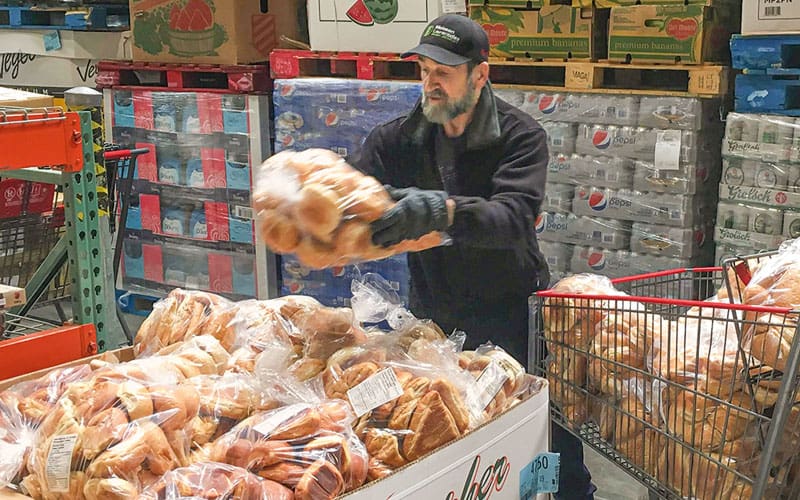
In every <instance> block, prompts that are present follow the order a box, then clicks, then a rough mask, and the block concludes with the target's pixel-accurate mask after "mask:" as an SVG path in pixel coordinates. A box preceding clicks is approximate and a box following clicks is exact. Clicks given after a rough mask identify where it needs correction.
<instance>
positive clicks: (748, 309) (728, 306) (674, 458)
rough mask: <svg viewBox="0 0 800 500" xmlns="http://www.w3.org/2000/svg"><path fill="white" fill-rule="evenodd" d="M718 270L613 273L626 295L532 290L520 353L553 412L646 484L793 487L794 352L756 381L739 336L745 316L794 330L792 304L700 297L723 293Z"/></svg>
mask: <svg viewBox="0 0 800 500" xmlns="http://www.w3.org/2000/svg"><path fill="white" fill-rule="evenodd" d="M724 275H725V273H724V272H723V268H721V267H713V268H702V269H678V270H672V271H665V272H659V273H652V274H647V275H641V276H634V277H630V278H624V279H618V280H614V281H613V285H614V287H613V288H615V289H616V290H618V291H621V292H626V293H627V294H629V295H617V294H615V293H616V292H615V291H614V290H613V288H612V289H610V290H609V291H608V292H602V293H597V294H593V295H590V294H575V293H563V292H559V291H558V287H556V288H555V289H554V290H547V291H541V292H538V293H537V294H536V295H535V296H533V297H531V302H530V307H531V336H532V343H531V345H532V358H533V359H543V360H544V361H543V362H542V363H539V364H537V365H534V366H535V370H536V371H538V373H537V374H538V375H541V376H545V377H547V378H548V379H549V381H550V387H551V389H550V398H551V400H552V401H553V403H554V410H553V419H554V420H555V421H556V422H557V423H559V424H561V425H562V426H564V427H565V428H567V429H568V430H570V431H571V432H573V433H574V434H576V435H577V436H579V437H580V438H581V439H582V440H583V441H584V442H586V443H587V444H588V445H590V446H591V447H593V448H594V449H596V450H597V451H599V452H600V453H601V454H603V455H605V456H606V457H608V458H609V459H610V460H612V461H614V462H616V463H617V464H618V465H620V466H621V467H622V468H624V469H625V470H626V471H627V472H628V473H629V474H631V475H632V476H633V477H634V478H635V479H637V480H638V481H639V482H641V483H642V484H644V485H645V486H646V487H647V488H648V489H649V490H650V491H651V494H653V495H654V496H658V497H660V498H669V499H672V498H676V499H679V498H696V499H699V500H705V499H718V498H725V499H750V498H752V499H762V498H786V499H790V498H792V499H796V498H800V457H798V459H797V460H795V455H796V454H797V449H798V446H800V407H796V406H795V405H794V404H793V403H794V401H795V399H797V394H796V393H795V388H794V386H795V385H796V384H794V383H792V382H793V381H795V380H796V377H797V366H796V365H797V364H796V363H795V364H793V365H792V366H791V370H789V369H787V370H786V371H785V372H784V373H783V374H782V375H783V379H781V380H780V381H778V382H777V383H776V382H775V381H774V380H768V382H769V383H766V384H765V383H764V379H763V377H764V372H763V369H762V368H763V367H759V366H756V365H754V364H753V362H752V356H749V354H748V352H747V350H746V349H745V347H746V345H745V343H744V342H743V341H742V340H743V334H744V332H747V331H749V329H750V328H754V327H756V326H758V327H761V328H770V329H773V330H774V331H775V332H778V333H785V334H786V335H787V336H788V335H794V334H795V332H796V330H797V320H798V311H792V310H790V309H787V308H777V307H765V306H750V305H742V304H739V303H734V302H735V301H732V300H728V299H727V298H719V297H717V298H714V299H713V300H709V301H704V300H703V299H707V298H709V297H712V296H714V295H715V294H717V293H720V294H721V295H722V297H726V296H727V294H726V293H725V292H727V291H728V290H729V287H728V285H726V280H725V279H724V277H723V276H724ZM798 338H800V337H798ZM798 350H799V349H796V348H793V349H792V352H793V353H794V354H795V357H797V354H798V353H796V352H795V351H798ZM792 360H794V358H792Z"/></svg>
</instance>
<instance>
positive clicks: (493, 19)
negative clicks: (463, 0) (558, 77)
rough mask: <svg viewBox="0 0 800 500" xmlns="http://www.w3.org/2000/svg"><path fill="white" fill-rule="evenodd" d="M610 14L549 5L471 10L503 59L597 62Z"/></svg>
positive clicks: (590, 9)
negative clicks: (539, 7)
mask: <svg viewBox="0 0 800 500" xmlns="http://www.w3.org/2000/svg"><path fill="white" fill-rule="evenodd" d="M607 13H608V11H607V10H597V9H592V8H574V7H570V6H568V5H547V6H544V7H542V8H541V9H538V10H517V9H508V8H500V7H488V6H483V7H470V17H471V18H472V19H474V20H475V21H476V22H478V23H479V24H480V25H481V26H483V29H484V30H485V31H486V33H488V35H489V44H490V47H491V48H490V55H491V56H492V57H500V58H511V57H514V58H530V59H586V60H589V59H597V58H602V57H603V56H604V54H603V53H602V51H603V49H604V48H605V33H606V29H605V26H606V22H607V20H608V15H607Z"/></svg>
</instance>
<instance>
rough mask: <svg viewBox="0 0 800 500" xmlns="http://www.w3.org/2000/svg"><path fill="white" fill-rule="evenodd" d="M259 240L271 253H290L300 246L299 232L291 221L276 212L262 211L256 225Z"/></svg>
mask: <svg viewBox="0 0 800 500" xmlns="http://www.w3.org/2000/svg"><path fill="white" fill-rule="evenodd" d="M258 228H259V232H260V234H261V239H262V240H263V241H264V243H266V244H267V246H268V247H270V249H272V251H273V252H276V253H283V254H287V253H292V252H294V251H295V249H296V248H297V246H298V245H299V244H300V239H301V236H300V231H299V230H298V228H297V225H295V224H294V223H293V222H292V221H291V219H289V218H288V217H287V216H286V215H284V214H283V213H281V212H279V211H278V210H264V211H263V212H262V213H261V214H259V223H258Z"/></svg>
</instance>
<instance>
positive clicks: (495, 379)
mask: <svg viewBox="0 0 800 500" xmlns="http://www.w3.org/2000/svg"><path fill="white" fill-rule="evenodd" d="M459 365H460V366H461V367H462V368H463V369H465V370H467V371H468V372H469V373H471V374H472V376H473V377H475V380H476V382H477V384H476V385H477V389H478V390H477V391H475V392H470V393H468V394H467V399H470V400H474V401H473V402H471V403H470V405H471V406H473V407H477V408H480V409H482V410H483V417H484V419H485V420H487V421H488V420H491V419H492V418H494V417H496V416H497V415H500V414H501V413H504V412H506V411H508V410H509V409H511V408H513V407H514V406H515V405H517V404H518V403H520V402H521V400H522V398H523V397H524V396H526V395H527V394H529V393H530V392H531V391H536V390H538V388H539V385H540V383H541V382H540V381H539V379H537V378H536V377H534V376H533V375H529V374H527V373H525V368H524V367H523V366H522V365H521V364H520V363H519V362H518V361H517V360H515V359H514V358H512V357H511V356H510V355H509V354H508V353H507V352H505V351H504V350H503V349H502V348H501V347H499V346H495V345H492V344H491V343H489V344H484V345H482V346H480V347H478V348H477V349H475V350H474V351H464V352H462V353H460V355H459Z"/></svg>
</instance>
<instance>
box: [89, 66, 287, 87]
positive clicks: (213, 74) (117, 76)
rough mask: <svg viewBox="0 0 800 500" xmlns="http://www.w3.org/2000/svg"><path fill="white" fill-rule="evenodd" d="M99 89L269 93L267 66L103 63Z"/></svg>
mask: <svg viewBox="0 0 800 500" xmlns="http://www.w3.org/2000/svg"><path fill="white" fill-rule="evenodd" d="M96 84H97V87H98V88H117V89H119V88H129V87H132V88H141V87H147V88H149V89H152V90H172V91H186V92H237V93H253V92H268V91H269V90H270V89H271V88H272V81H271V80H270V77H269V72H268V71H267V66H266V65H256V64H249V65H235V66H225V65H213V64H165V63H145V62H120V61H101V62H100V63H99V64H98V73H97V78H96Z"/></svg>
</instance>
